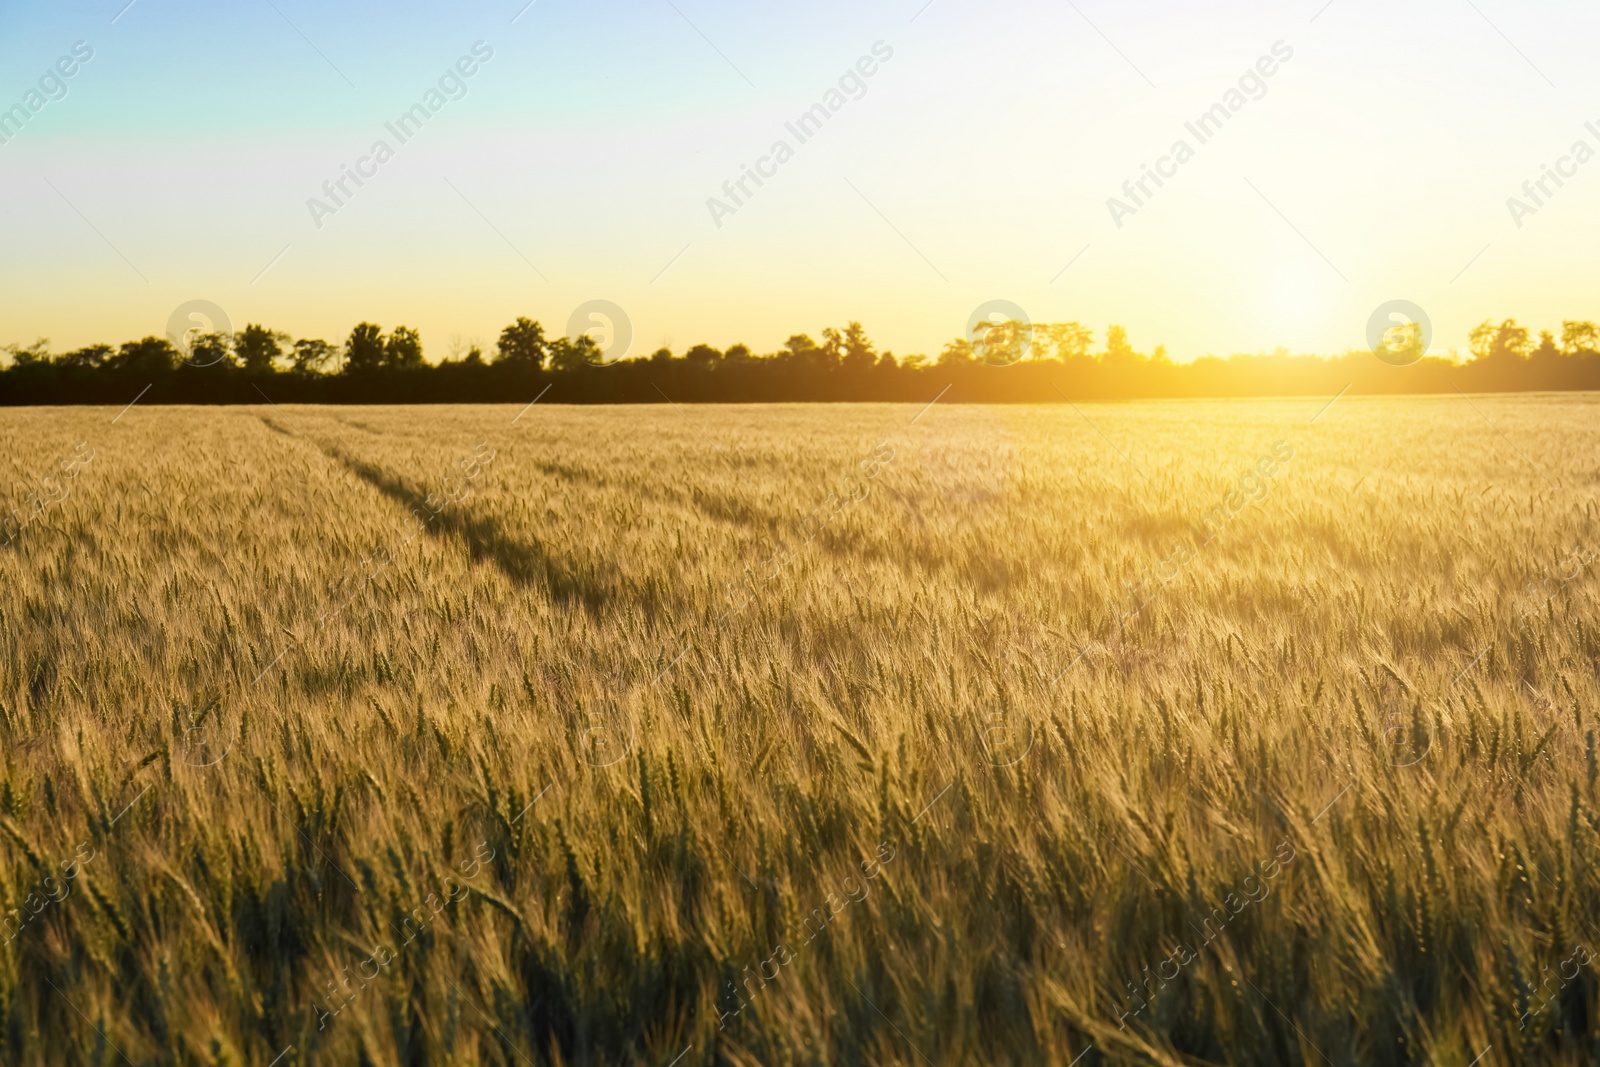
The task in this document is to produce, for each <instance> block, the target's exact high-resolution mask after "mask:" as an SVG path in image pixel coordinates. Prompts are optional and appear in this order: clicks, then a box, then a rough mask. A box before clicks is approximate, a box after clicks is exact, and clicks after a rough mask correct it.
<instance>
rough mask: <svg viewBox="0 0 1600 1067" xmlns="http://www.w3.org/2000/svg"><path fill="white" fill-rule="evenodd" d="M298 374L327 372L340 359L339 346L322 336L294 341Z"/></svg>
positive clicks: (296, 371)
mask: <svg viewBox="0 0 1600 1067" xmlns="http://www.w3.org/2000/svg"><path fill="white" fill-rule="evenodd" d="M291 358H292V359H293V362H294V371H295V373H296V374H326V373H327V372H328V371H329V370H330V369H331V368H332V367H333V365H334V364H335V363H337V362H338V360H339V347H338V346H337V345H330V344H329V343H328V342H326V341H324V340H322V339H321V338H305V337H302V338H301V339H300V340H298V341H296V342H295V343H294V356H293V357H291Z"/></svg>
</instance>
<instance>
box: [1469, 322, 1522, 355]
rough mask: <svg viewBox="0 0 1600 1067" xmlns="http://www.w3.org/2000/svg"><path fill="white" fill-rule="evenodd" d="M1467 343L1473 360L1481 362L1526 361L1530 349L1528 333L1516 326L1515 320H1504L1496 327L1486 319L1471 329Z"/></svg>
mask: <svg viewBox="0 0 1600 1067" xmlns="http://www.w3.org/2000/svg"><path fill="white" fill-rule="evenodd" d="M1468 341H1469V342H1470V344H1471V346H1472V355H1473V356H1474V358H1477V359H1483V360H1505V359H1519V360H1520V359H1527V358H1528V351H1529V349H1530V348H1531V347H1532V346H1531V344H1530V342H1529V341H1528V331H1527V330H1526V329H1524V328H1523V327H1521V326H1518V325H1517V320H1516V319H1506V320H1505V321H1504V322H1502V323H1501V324H1500V325H1498V326H1496V325H1494V324H1493V323H1491V322H1489V321H1488V320H1487V319H1486V320H1484V321H1483V322H1482V323H1480V324H1479V325H1477V326H1474V327H1473V328H1472V333H1470V334H1469V335H1468Z"/></svg>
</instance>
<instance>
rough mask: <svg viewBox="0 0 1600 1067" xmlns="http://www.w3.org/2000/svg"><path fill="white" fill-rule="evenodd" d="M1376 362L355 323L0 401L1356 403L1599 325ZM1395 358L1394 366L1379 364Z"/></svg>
mask: <svg viewBox="0 0 1600 1067" xmlns="http://www.w3.org/2000/svg"><path fill="white" fill-rule="evenodd" d="M1391 333H1392V337H1390V338H1389V339H1388V340H1387V341H1386V343H1387V345H1388V351H1387V352H1385V353H1382V355H1383V356H1385V357H1387V358H1380V354H1379V353H1375V352H1371V351H1357V352H1349V353H1346V354H1344V355H1342V356H1334V357H1321V356H1307V355H1290V354H1289V353H1288V352H1287V351H1283V350H1280V351H1279V352H1277V353H1274V354H1271V355H1235V356H1231V357H1227V358H1218V357H1213V356H1207V357H1204V358H1201V359H1198V360H1195V361H1193V362H1190V363H1175V362H1173V361H1172V360H1171V359H1170V358H1169V357H1168V356H1167V354H1166V351H1165V350H1164V349H1163V348H1162V347H1160V346H1158V347H1157V348H1156V349H1155V350H1154V351H1153V352H1151V353H1148V354H1147V353H1143V352H1139V351H1137V350H1135V348H1134V347H1133V345H1132V344H1131V343H1130V341H1129V339H1128V335H1127V331H1126V330H1124V329H1123V328H1122V327H1121V326H1110V327H1108V328H1107V329H1106V331H1105V340H1104V344H1103V345H1101V346H1100V347H1099V348H1098V349H1097V348H1096V346H1095V338H1094V333H1093V331H1092V330H1090V329H1088V328H1087V327H1085V326H1083V325H1081V324H1079V323H1075V322H1068V323H1044V324H1028V323H1020V322H1014V321H1010V322H1001V323H983V324H980V326H979V327H978V328H977V329H976V330H975V331H974V334H973V336H971V337H964V338H957V339H955V340H953V341H951V342H950V343H949V344H947V345H945V347H944V349H943V350H942V351H941V352H940V353H939V354H938V356H936V357H934V358H931V359H930V358H928V357H926V356H923V355H909V356H902V357H897V356H896V355H895V354H894V353H893V352H888V351H880V350H879V348H878V346H877V345H876V344H875V343H874V342H873V341H872V340H871V338H870V337H868V336H867V332H866V330H865V329H864V328H863V327H862V325H861V324H860V323H859V322H850V323H848V324H847V325H846V326H845V327H843V328H842V329H837V328H832V327H830V328H827V329H824V330H823V331H822V332H821V335H820V340H817V339H813V338H812V337H811V336H809V335H807V334H795V335H793V336H791V337H790V338H789V339H788V340H787V341H786V342H784V345H783V347H782V348H780V349H779V350H778V351H776V352H771V353H764V354H758V353H755V352H753V351H751V349H750V348H749V347H748V346H747V345H742V344H737V345H733V346H732V347H730V348H728V349H726V350H719V349H717V348H715V347H714V346H712V345H709V344H697V345H694V346H692V347H690V348H688V349H687V350H685V351H684V352H682V353H674V352H673V351H672V350H671V349H669V348H660V349H658V350H656V351H655V352H653V353H650V354H649V355H642V356H636V357H632V358H625V359H620V360H616V361H608V358H607V354H606V352H605V351H604V349H603V348H602V346H601V345H600V344H598V343H597V342H596V341H595V340H594V339H593V338H592V337H590V336H588V335H580V336H578V337H575V338H574V337H550V336H548V335H547V334H546V332H545V330H544V327H543V326H541V325H540V324H539V323H538V322H537V321H535V320H532V319H528V318H518V319H517V320H516V321H515V322H513V323H511V324H510V325H508V326H507V327H506V328H505V329H504V330H502V331H501V333H500V337H499V340H498V342H497V344H496V345H495V348H494V351H493V352H492V353H490V354H488V355H486V354H485V353H484V352H483V351H482V350H481V348H480V347H479V346H476V345H474V346H471V347H469V348H467V349H466V350H465V351H462V350H461V348H460V346H457V348H456V350H455V351H454V352H452V354H451V356H450V357H448V358H446V359H444V360H442V361H440V362H438V363H430V362H428V360H427V359H426V358H425V356H424V352H423V345H422V338H421V336H420V335H419V333H418V331H416V330H414V329H411V328H409V327H406V326H396V327H395V328H394V329H392V330H390V331H389V332H387V333H385V332H384V330H383V328H382V327H380V326H377V325H374V324H373V323H369V322H363V323H360V324H359V325H357V326H356V327H355V328H354V329H353V330H351V331H350V335H349V336H348V337H347V338H346V339H345V340H344V341H342V342H337V343H331V342H328V341H325V340H322V339H316V338H300V339H293V338H291V337H290V336H289V335H288V334H285V333H282V332H279V331H277V330H272V329H269V328H267V327H265V326H262V325H259V324H256V323H251V324H249V325H246V326H245V327H244V329H242V330H240V331H238V332H229V333H218V332H213V333H196V332H191V333H188V334H185V335H184V336H183V337H181V338H177V339H176V343H175V342H174V339H171V338H164V337H145V338H143V339H141V340H137V341H128V342H126V343H124V344H121V345H118V346H115V347H113V346H111V345H108V344H97V345H89V346H86V347H83V348H79V349H75V350H73V351H70V352H62V353H53V352H52V351H51V350H50V345H49V342H48V341H47V340H45V339H41V340H39V341H36V342H34V343H33V344H31V345H27V346H23V345H17V344H12V345H7V346H4V348H3V349H0V352H3V353H4V363H5V366H4V369H3V370H0V404H73V403H121V402H126V400H127V399H128V397H129V396H130V395H131V393H130V392H129V390H130V389H132V390H134V391H138V390H143V389H145V388H146V387H148V393H147V394H145V402H147V403H163V402H164V403H261V402H262V401H263V399H265V400H267V401H271V402H273V403H368V404H371V403H419V402H449V403H481V402H510V401H514V400H517V399H518V398H522V397H529V398H531V397H532V396H533V395H534V393H535V392H537V391H540V390H542V389H544V388H545V387H546V386H550V387H551V388H554V389H556V390H557V391H556V392H553V393H552V394H551V395H550V398H549V399H550V400H551V401H554V402H567V403H660V402H664V401H667V400H671V401H692V402H702V403H703V402H718V401H725V402H779V401H847V400H857V401H916V400H927V399H929V398H930V397H931V396H933V395H934V394H936V393H939V392H940V391H941V390H943V389H944V388H945V387H946V386H948V387H949V388H950V394H949V396H948V397H947V399H950V400H958V401H959V400H968V401H989V402H1006V401H1021V402H1054V401H1058V400H1066V399H1070V400H1106V399H1135V398H1163V397H1208V396H1219V397H1220V396H1276V395H1319V394H1324V393H1328V394H1331V393H1333V392H1337V391H1339V390H1341V389H1344V388H1346V387H1347V386H1348V387H1351V388H1353V389H1354V390H1355V391H1357V392H1367V393H1431V392H1449V391H1451V390H1460V391H1463V392H1510V391H1525V390H1580V389H1600V327H1597V326H1596V325H1595V323H1593V322H1588V321H1581V320H1569V321H1566V322H1563V323H1562V325H1561V330H1560V336H1559V338H1558V337H1557V336H1556V335H1555V334H1553V333H1552V332H1550V331H1548V330H1546V331H1541V332H1540V333H1539V335H1538V337H1537V339H1535V338H1534V336H1533V334H1532V333H1531V332H1530V331H1529V330H1528V329H1527V328H1525V327H1523V326H1520V325H1519V324H1518V323H1517V322H1516V321H1515V320H1512V319H1507V320H1504V321H1502V322H1499V323H1494V322H1485V323H1483V324H1482V325H1480V326H1478V327H1477V328H1475V329H1474V330H1473V331H1472V332H1471V335H1470V348H1471V351H1470V356H1469V357H1468V358H1464V359H1457V358H1444V357H1437V356H1424V355H1423V354H1422V352H1423V345H1422V343H1421V341H1420V335H1419V334H1418V333H1417V331H1416V330H1415V328H1406V327H1400V328H1396V330H1395V331H1391ZM1396 356H1399V357H1401V358H1398V359H1397V358H1395V357H1396Z"/></svg>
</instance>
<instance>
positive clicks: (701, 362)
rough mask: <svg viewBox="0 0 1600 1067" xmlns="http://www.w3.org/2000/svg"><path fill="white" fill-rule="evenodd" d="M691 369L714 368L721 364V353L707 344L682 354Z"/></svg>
mask: <svg viewBox="0 0 1600 1067" xmlns="http://www.w3.org/2000/svg"><path fill="white" fill-rule="evenodd" d="M683 358H684V359H686V360H688V361H689V365H690V366H693V367H714V366H716V365H717V364H718V363H721V362H722V353H721V352H718V351H717V350H716V349H715V348H712V347H711V346H710V345H707V344H698V345H695V346H694V347H693V348H691V349H689V351H687V352H685V353H684V354H683Z"/></svg>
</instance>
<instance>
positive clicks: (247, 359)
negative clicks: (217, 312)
mask: <svg viewBox="0 0 1600 1067" xmlns="http://www.w3.org/2000/svg"><path fill="white" fill-rule="evenodd" d="M288 339H289V338H288V336H287V335H286V334H281V333H278V332H277V331H276V330H269V329H267V328H266V327H265V326H259V325H257V324H255V323H251V324H250V325H248V326H246V327H245V328H244V330H243V331H242V332H241V333H240V334H239V335H238V336H237V337H236V338H235V339H234V343H233V350H234V353H235V354H236V355H237V356H238V357H239V363H240V365H241V366H243V367H244V369H245V370H247V371H250V372H252V373H257V374H259V373H263V372H265V371H270V370H272V369H273V367H274V365H275V363H276V361H277V359H278V358H279V357H280V356H282V355H283V344H284V342H286V341H287V340H288Z"/></svg>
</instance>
